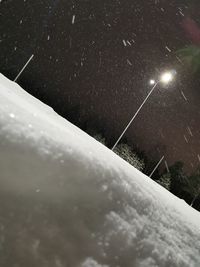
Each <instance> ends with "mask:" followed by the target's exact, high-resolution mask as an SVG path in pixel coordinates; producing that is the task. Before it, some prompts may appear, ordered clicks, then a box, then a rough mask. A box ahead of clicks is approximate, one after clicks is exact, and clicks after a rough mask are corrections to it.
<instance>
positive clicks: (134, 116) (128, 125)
mask: <svg viewBox="0 0 200 267" xmlns="http://www.w3.org/2000/svg"><path fill="white" fill-rule="evenodd" d="M158 83H159V82H157V83H156V84H155V85H154V86H153V87H152V89H151V91H150V92H149V93H148V95H147V96H146V98H145V99H144V101H143V102H142V104H141V105H140V107H139V108H138V110H137V111H136V113H135V114H134V115H133V117H132V119H131V120H130V122H129V123H128V124H127V126H126V128H125V129H124V131H123V132H122V134H121V135H120V137H119V138H118V139H117V142H116V143H115V144H114V146H113V147H112V149H111V150H112V151H113V150H114V149H115V147H116V146H117V144H118V143H119V141H120V140H121V139H122V137H123V135H124V134H125V132H126V131H127V130H128V128H129V127H130V125H131V123H132V122H133V121H134V119H135V118H136V117H137V115H138V113H139V112H140V110H141V109H142V107H143V106H144V104H145V103H146V101H147V100H148V98H149V97H150V95H151V94H152V93H153V91H154V89H155V88H156V86H157V85H158Z"/></svg>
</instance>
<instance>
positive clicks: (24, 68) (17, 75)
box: [14, 55, 34, 82]
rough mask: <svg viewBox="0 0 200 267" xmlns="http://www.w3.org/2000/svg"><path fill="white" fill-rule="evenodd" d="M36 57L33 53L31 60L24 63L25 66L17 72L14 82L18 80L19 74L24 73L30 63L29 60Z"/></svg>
mask: <svg viewBox="0 0 200 267" xmlns="http://www.w3.org/2000/svg"><path fill="white" fill-rule="evenodd" d="M33 57H34V55H31V57H30V58H29V60H28V61H27V62H26V64H25V65H24V67H23V68H22V69H21V70H20V72H19V73H18V74H17V76H16V77H15V79H14V82H16V81H17V79H18V78H19V76H20V75H21V74H22V72H23V71H24V70H25V68H26V67H27V65H28V64H29V62H30V61H31V60H32V58H33Z"/></svg>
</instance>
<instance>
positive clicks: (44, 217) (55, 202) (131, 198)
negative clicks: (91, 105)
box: [0, 75, 200, 267]
mask: <svg viewBox="0 0 200 267" xmlns="http://www.w3.org/2000/svg"><path fill="white" fill-rule="evenodd" d="M0 201H1V208H0V266H2V267H27V266H28V267H36V266H37V267H38V266H39V267H100V266H103V267H108V266H110V267H112V266H113V267H117V266H118V267H134V266H137V267H145V266H148V267H151V266H152V267H153V266H165V267H168V266H181V267H184V266H200V215H199V213H198V212H197V211H195V210H194V209H192V208H191V207H189V206H188V205H187V204H186V203H185V202H184V201H182V200H180V199H178V198H177V197H175V196H173V195H172V194H171V193H169V192H168V191H166V190H165V189H164V188H162V187H161V186H159V185H158V184H156V183H154V182H153V181H152V180H151V179H149V178H148V177H146V176H145V175H143V174H142V173H140V172H139V171H137V170H136V169H135V168H133V167H132V166H130V165H129V164H128V163H126V162H125V161H123V160H122V159H120V158H119V157H118V156H117V155H115V154H114V153H113V152H112V151H110V150H108V149H107V148H106V147H104V146H103V145H101V144H100V143H98V142H97V141H96V140H94V139H93V138H91V137H90V136H88V135H87V134H85V133H84V132H82V131H81V130H80V129H78V128H77V127H75V126H73V125H72V124H70V123H69V122H68V121H66V120H65V119H63V118H62V117H60V116H59V115H57V114H56V113H55V112H54V111H53V110H52V109H51V108H50V107H48V106H46V105H45V104H43V103H41V102H40V101H39V100H37V99H35V98H34V97H32V96H31V95H29V94H28V93H26V92H25V91H24V90H23V89H21V88H20V87H19V86H18V85H17V84H15V83H13V82H11V81H9V80H8V79H6V78H5V77H4V76H3V75H1V76H0Z"/></svg>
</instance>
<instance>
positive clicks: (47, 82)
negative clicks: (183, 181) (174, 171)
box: [0, 0, 200, 172]
mask: <svg viewBox="0 0 200 267" xmlns="http://www.w3.org/2000/svg"><path fill="white" fill-rule="evenodd" d="M188 19H190V20H192V21H193V22H194V23H196V25H198V26H199V27H200V1H194V0H193V1H192V0H79V1H78V0H74V1H72V0H48V1H47V0H40V1H39V0H0V71H1V72H2V73H3V74H4V75H5V76H7V77H8V78H10V79H11V80H14V78H15V77H16V76H17V74H18V73H19V71H20V70H21V68H22V67H23V66H24V64H25V63H26V62H27V60H28V59H29V58H30V56H31V55H32V54H34V57H33V59H32V60H31V61H30V63H29V65H28V66H27V68H26V69H25V70H24V72H23V73H22V75H21V76H20V78H19V79H18V80H17V82H18V83H19V84H20V85H21V86H22V87H23V88H24V89H25V90H26V91H27V92H29V93H31V94H32V95H34V96H36V97H37V98H39V99H40V100H42V101H44V102H45V103H47V104H48V105H50V106H52V107H53V108H54V110H55V111H56V112H58V113H59V114H61V115H62V116H64V117H65V118H67V119H69V120H71V121H73V122H74V123H75V124H77V125H84V123H85V122H87V123H88V125H89V126H90V125H101V128H102V129H103V131H104V132H105V134H106V136H107V138H109V139H110V140H111V142H113V145H114V143H115V141H116V139H117V138H118V136H119V135H120V133H121V132H122V130H123V129H124V127H125V126H126V124H127V123H128V121H129V120H130V119H131V117H132V115H133V114H134V113H135V111H136V110H137V108H138V107H139V105H140V104H141V102H142V101H143V99H144V98H145V97H146V95H147V94H148V92H149V91H150V89H151V86H150V85H149V80H150V79H152V78H153V79H156V78H158V77H159V74H160V73H162V72H163V71H165V70H170V69H175V70H176V71H177V76H176V79H175V80H174V81H173V83H172V84H171V85H169V86H168V87H166V86H158V87H157V89H156V90H155V91H154V93H153V94H152V95H151V97H150V99H149V100H148V102H147V103H146V105H145V106H144V108H143V109H142V110H141V112H140V113H139V115H138V117H137V119H136V120H135V121H134V123H133V124H132V126H131V127H130V129H129V130H128V131H127V134H126V137H127V138H128V140H129V142H132V143H133V144H135V145H136V146H137V147H138V148H139V149H140V150H145V151H146V153H147V155H148V157H149V158H152V159H154V160H159V159H160V158H161V157H162V155H165V158H166V161H167V162H168V164H169V165H170V164H172V163H173V162H175V161H179V160H180V161H183V162H184V163H185V169H186V170H188V171H190V172H192V171H195V169H196V168H197V167H198V166H199V164H200V79H199V73H193V72H192V71H191V69H189V68H188V67H187V66H186V64H185V63H184V62H183V61H182V60H181V59H180V58H179V57H178V56H177V54H176V51H177V50H178V49H181V48H184V47H185V46H187V45H190V44H193V42H194V39H195V38H194V36H193V38H191V32H188V28H187V27H184V25H185V24H186V22H187V21H188ZM186 28H187V29H186ZM198 38H199V40H200V36H199V37H198V36H196V39H198ZM74 113H75V115H74ZM74 116H75V117H77V121H75V120H74V119H73V117H74ZM198 155H199V156H198Z"/></svg>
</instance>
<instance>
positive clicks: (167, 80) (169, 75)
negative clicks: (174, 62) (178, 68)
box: [160, 72, 174, 84]
mask: <svg viewBox="0 0 200 267" xmlns="http://www.w3.org/2000/svg"><path fill="white" fill-rule="evenodd" d="M173 78H174V76H173V74H172V72H165V73H163V74H162V75H161V78H160V81H161V82H162V83H165V84H168V83H170V82H171V81H172V80H173Z"/></svg>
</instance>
